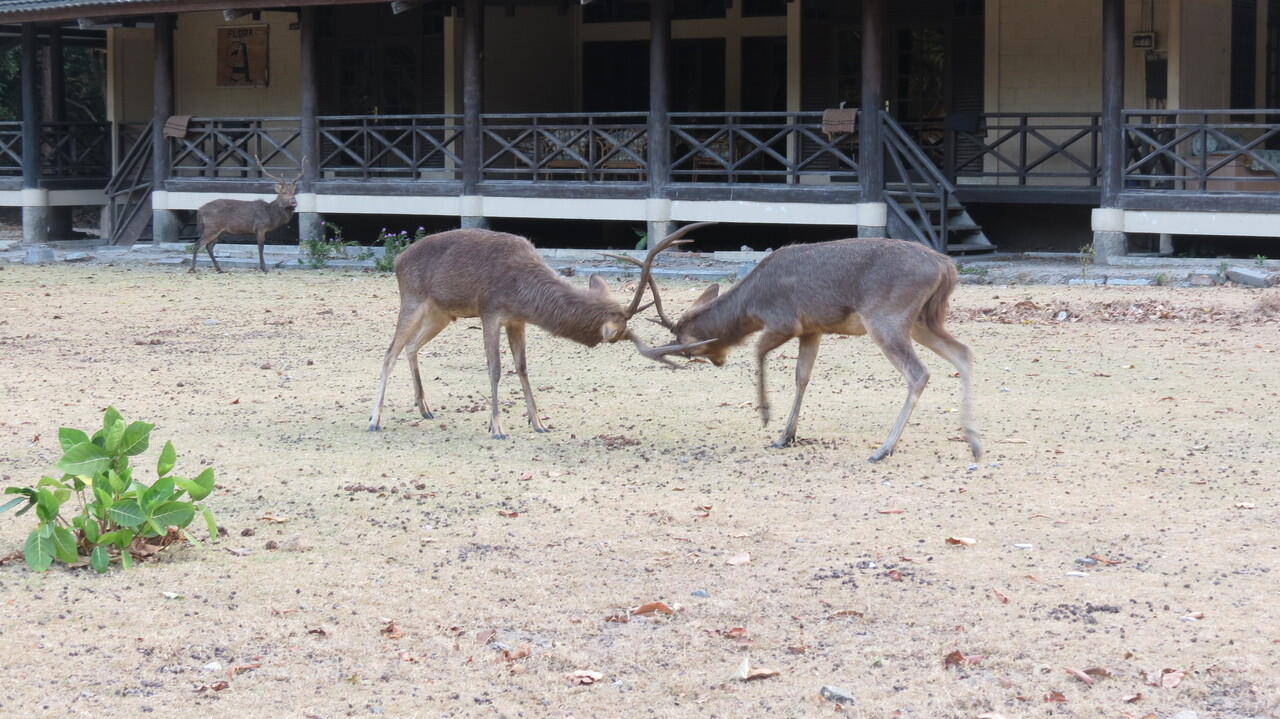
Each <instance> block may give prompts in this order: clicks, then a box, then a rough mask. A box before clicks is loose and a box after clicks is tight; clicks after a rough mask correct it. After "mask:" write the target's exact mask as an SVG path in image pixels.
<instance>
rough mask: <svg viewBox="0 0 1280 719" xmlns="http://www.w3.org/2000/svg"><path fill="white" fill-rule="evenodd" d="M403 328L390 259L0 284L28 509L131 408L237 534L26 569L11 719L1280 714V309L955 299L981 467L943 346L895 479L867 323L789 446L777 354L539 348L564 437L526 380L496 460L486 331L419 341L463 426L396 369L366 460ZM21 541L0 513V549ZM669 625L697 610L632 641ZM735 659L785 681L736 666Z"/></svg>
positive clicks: (428, 375) (2, 462)
mask: <svg viewBox="0 0 1280 719" xmlns="http://www.w3.org/2000/svg"><path fill="white" fill-rule="evenodd" d="M575 281H577V282H585V279H583V278H578V279H577V280H575ZM615 287H616V288H617V289H619V290H620V289H621V287H620V286H617V283H615ZM664 287H665V289H666V297H667V298H668V302H669V303H670V304H671V305H674V307H675V309H676V310H677V311H678V310H679V309H681V308H682V307H683V306H685V305H687V303H688V302H690V301H691V300H692V299H693V298H694V296H695V295H696V292H697V291H698V290H699V289H700V288H699V287H697V286H695V285H694V284H693V283H681V282H672V283H664ZM1268 302H1269V305H1267V303H1268ZM1018 303H1023V304H1018ZM1260 303H1262V304H1260ZM396 305H397V298H396V290H395V284H394V280H393V279H392V278H391V277H389V276H386V275H376V274H347V273H339V272H308V273H303V272H287V273H286V272H279V273H273V274H270V275H267V276H265V277H264V276H261V275H259V274H258V273H256V272H235V273H231V274H228V275H223V276H217V275H214V274H213V273H210V272H203V273H201V274H199V275H198V276H196V277H194V278H192V277H190V276H188V275H186V274H185V273H180V272H174V271H172V270H159V269H152V268H127V269H126V268H111V267H74V266H56V267H41V268H28V267H20V266H9V267H4V268H0V372H2V373H3V382H2V383H0V391H2V395H0V480H3V481H0V485H8V484H14V483H18V482H22V483H28V482H33V481H34V480H35V479H37V478H38V477H39V476H40V475H41V474H42V473H44V472H48V471H50V469H49V468H50V467H51V466H52V464H53V463H54V462H56V461H57V459H58V457H59V454H60V452H59V449H58V440H57V428H58V427H59V426H60V425H67V426H76V427H94V426H96V425H97V424H98V423H99V422H100V421H101V411H102V409H103V408H104V407H105V406H106V405H107V404H108V403H112V404H114V405H115V406H116V407H118V408H119V409H120V410H121V411H122V412H123V413H124V414H125V416H126V417H127V418H130V419H142V420H147V421H151V422H155V423H156V424H157V425H158V427H157V429H156V431H155V433H154V437H155V438H156V440H158V441H155V442H153V445H154V446H153V449H152V450H151V451H150V452H148V453H147V454H146V455H144V456H142V457H141V458H140V460H141V461H140V462H136V463H135V464H137V465H139V466H142V467H151V466H154V465H153V462H154V455H155V453H156V447H158V446H159V444H161V443H162V442H163V441H164V440H165V439H172V440H173V441H174V443H175V445H176V446H177V447H178V450H179V468H180V469H181V468H184V467H192V468H194V467H195V466H196V465H198V464H211V465H213V466H215V467H216V470H217V472H218V478H219V485H220V487H221V489H220V490H218V491H216V492H215V493H214V494H213V495H212V496H211V497H210V499H209V504H210V505H211V506H212V507H213V508H214V509H215V511H216V512H217V514H218V517H219V520H220V522H221V523H222V524H223V525H224V526H225V528H226V529H227V530H228V535H229V536H227V537H226V538H224V539H222V540H220V542H218V543H216V544H213V545H206V546H205V547H204V548H203V549H199V548H190V547H188V548H179V549H177V550H176V551H171V552H170V553H169V554H168V555H167V556H165V557H164V558H163V559H162V560H161V561H159V562H156V563H150V564H146V565H144V566H142V567H140V568H136V569H134V570H132V571H128V572H122V571H119V570H113V571H112V572H111V573H110V574H108V575H106V576H98V575H94V574H92V573H90V572H87V571H84V570H67V569H63V568H56V567H55V569H53V570H51V571H50V572H49V573H48V574H46V575H36V574H33V573H31V572H30V571H28V569H27V568H26V567H25V566H24V565H23V564H22V563H21V561H17V562H14V561H10V562H8V563H5V564H4V565H3V566H0V610H2V612H0V715H3V716H6V717H8V716H12V717H66V716H128V717H134V716H143V715H145V714H146V713H149V712H156V713H164V714H166V715H176V713H177V712H182V713H183V714H187V713H190V714H192V715H202V716H218V717H221V716H235V717H312V716H314V717H326V718H328V717H346V716H357V717H361V716H374V715H385V716H394V717H419V716H421V717H446V716H457V717H470V716H477V717H578V718H579V719H581V718H584V717H685V716H694V717H816V716H832V715H839V716H852V717H919V718H921V719H934V718H937V717H977V716H979V715H982V714H985V713H995V714H999V715H1002V716H1004V717H1008V718H1009V719H1014V718H1017V717H1116V718H1119V717H1134V718H1138V717H1144V716H1147V717H1158V718H1160V719H1165V718H1167V717H1171V716H1172V715H1174V714H1175V713H1178V712H1181V711H1186V710H1191V711H1195V712H1197V713H1198V716H1199V717H1201V718H1202V719H1203V718H1204V717H1221V718H1227V719H1261V718H1262V717H1275V716H1277V715H1278V714H1280V679H1277V673H1276V672H1277V666H1280V605H1277V603H1276V597H1277V593H1278V591H1280V571H1277V566H1280V561H1278V560H1277V548H1278V546H1277V545H1280V537H1278V535H1277V528H1278V526H1280V524H1278V520H1280V504H1278V503H1277V496H1276V484H1277V467H1278V466H1280V444H1278V443H1277V440H1276V430H1275V429H1274V427H1275V425H1274V422H1275V417H1277V416H1280V369H1277V359H1280V358H1278V357H1277V350H1278V349H1280V324H1278V322H1280V300H1277V298H1276V296H1275V294H1272V295H1271V296H1270V298H1267V296H1266V295H1264V294H1261V293H1258V292H1251V291H1244V290H1237V289H1225V288H1217V289H1203V290H1178V289H1167V288H1144V289H1128V288H1070V289H1067V288H1060V287H1026V288H997V287H961V288H960V289H959V290H958V291H957V294H956V298H955V302H954V306H953V310H952V323H951V327H952V329H953V331H954V332H955V334H957V335H958V336H959V337H960V338H961V339H962V340H963V341H965V342H967V343H969V344H970V346H971V347H972V348H973V349H974V351H975V353H976V355H977V358H978V362H979V365H978V370H979V371H978V379H977V384H976V390H977V400H978V405H977V407H978V418H979V427H980V429H981V430H982V431H983V434H984V436H985V440H986V444H987V448H988V454H987V456H986V457H984V458H983V459H982V461H981V462H980V463H978V464H976V465H973V464H971V463H972V460H971V458H970V457H969V455H968V453H967V452H966V448H965V445H964V443H963V442H961V441H958V439H959V438H958V436H957V435H958V434H959V432H958V428H957V414H956V413H955V408H956V406H957V404H958V386H957V384H958V383H957V380H955V379H953V378H951V377H950V376H949V375H950V373H951V368H950V366H948V365H946V364H945V363H943V362H942V361H941V360H940V359H939V358H937V357H935V356H933V355H931V354H929V355H925V354H922V357H923V358H924V360H925V362H926V364H928V365H929V366H930V368H931V369H932V370H933V380H932V382H931V384H930V387H929V389H928V390H927V391H926V392H925V394H924V397H923V399H922V401H921V404H920V406H919V408H918V409H917V412H916V414H915V417H914V418H913V421H912V423H911V425H910V426H909V427H908V429H907V431H906V433H905V435H904V437H903V440H902V443H901V444H900V445H899V450H898V452H897V454H895V455H894V456H893V457H891V458H889V459H888V460H886V461H885V462H883V463H881V464H878V465H871V464H868V463H867V462H866V461H865V459H866V457H867V455H868V454H869V453H870V451H871V450H872V449H873V448H874V447H875V446H876V445H877V444H878V443H879V442H880V441H881V440H882V439H883V437H884V434H885V433H886V432H887V430H888V427H889V425H890V423H891V421H892V419H893V417H894V415H895V414H896V413H897V411H898V408H899V405H900V403H901V401H902V398H903V396H904V395H905V387H904V384H903V382H902V380H901V379H900V378H899V377H898V376H897V375H896V374H895V372H894V371H893V369H892V368H891V367H890V365H889V364H888V362H887V361H886V360H885V359H884V358H883V357H882V356H881V355H880V354H879V352H878V351H877V350H876V349H875V348H874V346H873V345H872V344H871V343H870V342H869V341H867V340H866V339H865V338H841V339H835V338H828V339H827V340H826V341H825V342H824V344H823V347H822V350H821V352H820V354H819V359H818V365H817V371H816V373H815V378H814V381H813V383H812V384H811V385H810V389H809V397H808V401H807V405H806V407H805V408H804V412H803V414H802V417H801V424H800V436H801V437H802V438H805V441H804V442H803V443H802V444H801V445H800V446H798V447H795V448H792V449H787V450H782V451H778V450H771V449H767V448H766V445H767V444H768V443H769V442H770V441H771V440H772V439H773V435H774V432H775V431H776V430H777V429H778V428H777V427H772V426H771V427H770V428H769V429H768V430H765V429H762V428H761V427H760V425H759V421H758V419H757V416H756V414H755V412H754V410H753V409H752V399H753V396H754V395H753V389H752V381H753V371H752V361H751V352H750V351H749V350H739V351H738V352H737V353H735V354H734V355H733V356H732V358H731V361H730V363H729V365H728V366H726V367H724V368H722V369H719V370H717V369H715V368H712V367H711V366H709V365H703V364H692V365H690V366H689V367H688V368H685V369H682V370H680V371H676V372H672V371H669V370H665V369H663V368H661V367H660V366H658V365H657V364H656V363H652V362H650V361H648V360H645V359H643V358H640V357H638V356H636V355H635V354H634V352H632V351H631V350H630V349H629V348H628V347H623V346H620V345H619V346H607V347H602V348H596V349H594V350H587V349H585V348H582V347H579V346H576V345H572V344H570V343H568V342H566V341H563V340H558V339H554V338H550V337H548V336H547V335H546V334H545V333H542V332H540V331H531V333H530V358H531V374H532V377H533V382H534V386H535V387H536V388H538V390H537V392H538V399H539V401H540V402H541V406H542V410H543V412H544V413H545V415H546V416H547V417H549V420H550V425H551V427H552V428H553V432H552V433H551V434H548V435H536V434H534V433H533V432H532V431H530V430H529V428H528V425H527V424H526V423H525V421H524V417H523V411H524V410H523V402H522V401H521V396H520V393H519V383H518V382H517V381H516V378H515V377H513V376H508V377H507V378H506V379H505V380H504V384H503V388H502V395H503V398H504V400H505V402H506V405H507V409H506V411H505V423H506V427H507V430H508V431H509V433H510V434H511V439H509V440H507V441H505V442H497V441H493V440H490V439H489V438H488V435H487V433H486V431H485V429H486V412H485V398H486V394H487V382H486V380H485V375H484V363H483V353H482V350H481V346H480V342H481V340H480V335H479V332H478V331H477V329H476V328H477V326H478V323H477V322H475V321H466V320H463V321H459V322H458V323H457V324H455V326H453V327H452V328H450V329H449V330H446V331H445V332H444V333H443V334H442V335H441V336H440V337H439V338H438V339H437V340H436V341H435V342H433V343H432V344H430V345H428V346H427V348H426V349H425V350H424V351H423V365H424V378H425V379H426V381H427V393H428V400H429V402H430V403H431V404H432V406H433V408H434V409H435V410H436V411H437V418H436V419H435V420H431V421H426V420H421V419H420V418H418V417H417V416H416V415H415V414H414V413H413V408H412V403H411V397H410V390H409V387H410V383H409V374H408V370H407V368H406V366H405V364H404V363H403V362H401V363H400V364H398V365H397V368H396V372H395V373H394V374H393V376H392V382H391V388H390V390H389V393H388V394H389V406H388V409H387V411H386V413H385V415H384V426H385V430H384V431H383V432H382V433H379V434H371V433H368V432H366V431H365V425H366V423H367V420H368V414H369V402H370V401H371V397H372V392H373V389H374V383H375V380H376V377H377V371H378V366H379V363H380V361H381V358H382V353H383V351H384V350H385V348H386V344H387V342H388V341H389V340H390V337H391V330H392V325H393V322H394V314H395V308H396ZM1264 305H1266V306H1264ZM1267 307H1270V310H1269V311H1268V309H1267ZM1064 310H1065V311H1066V312H1067V313H1068V314H1066V315H1062V314H1061V313H1062V312H1063V311H1064ZM1059 317H1061V318H1062V321H1059V320H1058V318H1059ZM640 331H641V332H642V333H644V334H646V335H648V336H650V338H651V339H652V340H658V339H660V338H661V332H660V330H659V328H657V327H654V326H652V325H649V324H648V323H642V325H641V329H640ZM793 356H794V349H793V346H791V345H788V346H786V347H784V348H783V349H782V350H780V351H778V352H776V353H775V354H774V360H773V365H772V367H771V372H772V379H773V381H772V388H773V397H774V404H775V407H778V408H782V409H785V407H786V406H787V404H788V403H789V401H790V396H791V372H792V366H793V364H794V363H793V361H791V360H792V358H793ZM781 411H782V410H781V409H780V410H779V412H778V413H781ZM144 480H146V481H149V479H148V478H147V477H146V476H145V475H144ZM268 515H269V516H272V517H275V518H277V519H285V520H287V521H286V522H283V523H280V522H272V521H269V520H264V519H263V517H264V516H268ZM31 524H32V522H31V520H30V518H29V517H22V518H18V519H15V518H14V517H13V516H12V514H11V513H8V514H5V515H3V516H0V555H3V554H7V553H8V552H9V551H10V550H12V549H14V548H18V547H20V546H21V542H22V539H23V537H24V536H25V533H26V532H27V531H29V530H30V527H31ZM250 530H252V531H251V532H250ZM250 533H251V534H252V536H246V535H247V534H250ZM948 537H967V538H972V539H974V540H976V543H975V544H973V545H972V546H965V545H963V544H959V545H956V544H948V543H947V542H946V539H947V538H948ZM268 542H271V543H272V544H271V545H270V546H273V547H278V548H275V549H269V548H268ZM230 550H235V551H234V552H233V551H230ZM743 555H746V556H743ZM1090 555H1093V556H1094V557H1096V558H1100V559H1101V560H1102V562H1101V563H1098V562H1097V561H1096V560H1094V561H1095V563H1094V564H1093V565H1092V566H1086V565H1085V564H1088V563H1087V562H1086V563H1085V564H1081V563H1078V562H1077V561H1076V560H1077V559H1084V558H1087V557H1089V556H1090ZM1073 572H1076V573H1081V574H1082V576H1074V575H1072V574H1071V573H1073ZM165 592H170V593H175V594H177V595H180V596H181V598H178V599H166V598H165V596H164V593H165ZM653 601H661V602H665V603H666V604H667V605H669V606H670V607H671V608H673V609H674V610H675V613H674V614H673V615H670V616H667V615H662V614H658V615H651V616H630V617H628V616H627V612H628V609H629V608H633V607H637V606H639V605H642V604H645V603H648V602H653ZM1196 617H1199V618H1198V619H1197V618H1196ZM610 618H613V619H614V620H619V619H624V618H628V619H629V621H610ZM392 622H394V628H393V629H392V630H390V631H388V624H389V623H392ZM953 652H959V655H954V654H953ZM526 654H527V656H525V655H526ZM948 655H951V656H952V657H953V659H955V661H953V662H952V664H951V665H950V666H948V665H946V663H945V661H944V658H945V657H948ZM744 658H749V661H750V663H751V668H752V669H751V670H752V671H753V672H754V671H756V669H757V668H766V669H770V670H776V671H777V672H778V673H777V675H776V676H771V677H765V678H760V679H755V680H751V681H737V680H733V679H731V677H732V676H733V675H734V673H735V671H736V670H737V669H738V668H739V667H740V665H741V662H742V661H743V659H744ZM957 662H958V663H957ZM245 666H251V667H252V668H249V669H242V670H240V671H236V670H235V669H234V668H236V667H245ZM1093 668H1099V669H1101V670H1103V671H1105V675H1104V674H1103V673H1101V672H1096V671H1095V672H1093V674H1086V675H1084V676H1086V677H1087V678H1088V679H1090V680H1091V681H1092V682H1093V684H1092V685H1089V684H1087V683H1086V682H1084V681H1082V680H1080V679H1078V678H1076V677H1075V676H1073V675H1072V674H1071V673H1070V672H1069V671H1067V670H1068V669H1071V670H1076V671H1079V672H1082V671H1084V670H1086V669H1093ZM579 670H586V671H592V672H598V673H599V674H600V675H601V677H600V679H599V681H597V682H596V683H594V684H591V685H580V684H575V683H574V682H572V681H571V680H570V679H568V678H566V675H568V674H571V673H573V672H575V671H579ZM1179 673H1181V674H1179ZM221 683H225V687H224V685H223V684H221ZM1152 683H1154V684H1158V685H1162V686H1152V685H1151V684H1152ZM826 684H830V685H835V686H838V687H841V688H843V689H846V690H848V691H849V692H850V693H851V694H852V695H853V696H854V698H855V701H854V702H852V703H847V704H836V703H834V702H832V701H831V700H829V699H824V698H821V697H820V696H819V690H820V688H821V687H822V686H823V685H826Z"/></svg>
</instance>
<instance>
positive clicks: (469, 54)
mask: <svg viewBox="0 0 1280 719" xmlns="http://www.w3.org/2000/svg"><path fill="white" fill-rule="evenodd" d="M463 14H464V17H463V18H462V21H463V33H462V193H463V194H464V195H474V194H476V186H477V185H478V184H479V183H480V166H481V164H482V163H483V162H484V158H483V154H484V143H483V139H484V136H483V134H482V132H481V126H480V122H481V119H480V113H481V111H482V109H483V108H482V104H483V102H484V84H483V83H484V57H483V52H484V2H483V0H466V2H465V5H464V8H463Z"/></svg>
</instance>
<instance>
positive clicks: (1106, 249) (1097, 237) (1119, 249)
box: [1093, 230, 1128, 265]
mask: <svg viewBox="0 0 1280 719" xmlns="http://www.w3.org/2000/svg"><path fill="white" fill-rule="evenodd" d="M1127 252H1128V238H1127V237H1126V236H1125V233H1123V232H1112V231H1104V230H1094V232H1093V261H1094V262H1095V263H1097V264H1099V265H1109V264H1111V261H1112V260H1113V259H1115V258H1118V257H1124V256H1125V254H1126V253H1127Z"/></svg>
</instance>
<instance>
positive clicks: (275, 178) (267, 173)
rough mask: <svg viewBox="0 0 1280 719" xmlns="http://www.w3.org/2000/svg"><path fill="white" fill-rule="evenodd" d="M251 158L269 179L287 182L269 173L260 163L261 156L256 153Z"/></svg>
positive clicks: (281, 182) (282, 182)
mask: <svg viewBox="0 0 1280 719" xmlns="http://www.w3.org/2000/svg"><path fill="white" fill-rule="evenodd" d="M253 159H254V161H255V162H257V163H258V169H259V170H261V171H262V174H264V175H266V176H267V177H270V178H271V179H273V180H275V181H276V182H279V183H280V184H282V185H284V184H288V183H286V182H285V181H284V178H281V177H276V176H275V175H273V174H271V171H270V170H268V169H267V166H266V165H264V164H262V158H260V157H258V156H257V155H254V156H253ZM298 177H302V175H298ZM295 182H296V180H295Z"/></svg>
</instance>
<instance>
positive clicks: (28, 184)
mask: <svg viewBox="0 0 1280 719" xmlns="http://www.w3.org/2000/svg"><path fill="white" fill-rule="evenodd" d="M39 51H40V45H39V40H38V38H37V37H36V26H35V25H34V24H33V23H24V24H23V25H22V61H21V62H22V80H21V81H22V187H23V188H25V189H33V188H36V187H39V186H40V173H41V170H42V168H41V166H40V165H41V162H40V159H41V158H40V95H39V94H38V93H37V88H36V72H38V70H37V67H38V65H39V58H38V53H39Z"/></svg>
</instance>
